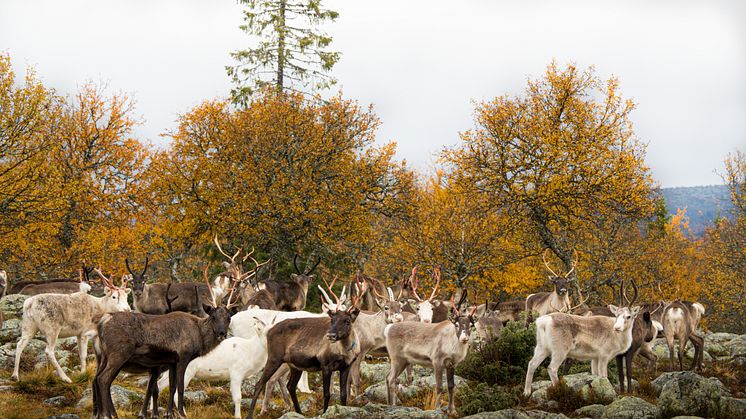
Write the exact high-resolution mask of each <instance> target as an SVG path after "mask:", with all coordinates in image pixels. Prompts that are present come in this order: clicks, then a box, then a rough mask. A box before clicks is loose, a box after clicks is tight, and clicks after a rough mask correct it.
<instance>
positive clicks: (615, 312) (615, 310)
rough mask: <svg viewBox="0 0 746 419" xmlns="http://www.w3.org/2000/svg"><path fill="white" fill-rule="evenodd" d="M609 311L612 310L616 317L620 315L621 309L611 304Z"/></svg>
mask: <svg viewBox="0 0 746 419" xmlns="http://www.w3.org/2000/svg"><path fill="white" fill-rule="evenodd" d="M609 310H611V314H613V315H615V316H618V315H619V314H618V313H619V307H617V306H615V305H614V304H609Z"/></svg>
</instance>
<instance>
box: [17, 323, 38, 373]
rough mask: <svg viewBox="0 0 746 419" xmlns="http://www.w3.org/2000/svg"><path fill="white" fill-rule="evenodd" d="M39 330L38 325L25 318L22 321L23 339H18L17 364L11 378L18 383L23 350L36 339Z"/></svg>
mask: <svg viewBox="0 0 746 419" xmlns="http://www.w3.org/2000/svg"><path fill="white" fill-rule="evenodd" d="M37 330H39V329H38V328H37V327H36V324H35V323H34V322H33V321H31V320H28V319H25V318H24V319H23V320H22V322H21V338H20V339H18V344H17V345H16V363H15V365H14V366H13V375H12V376H11V378H12V379H14V380H16V381H18V368H19V366H20V364H21V354H22V353H23V350H24V349H25V348H26V346H27V345H28V343H29V342H30V341H31V339H32V338H33V337H34V335H35V334H36V331H37Z"/></svg>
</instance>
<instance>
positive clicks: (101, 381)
mask: <svg viewBox="0 0 746 419" xmlns="http://www.w3.org/2000/svg"><path fill="white" fill-rule="evenodd" d="M124 362H125V360H124V359H111V357H110V359H109V360H108V362H107V364H106V367H105V368H104V369H103V370H102V371H101V374H96V386H97V387H98V390H99V397H98V400H99V405H100V406H101V408H100V410H99V416H102V417H104V418H115V417H117V411H116V408H115V407H114V401H113V400H112V399H111V383H113V382H114V379H115V378H116V377H117V374H119V370H120V369H121V368H122V365H124Z"/></svg>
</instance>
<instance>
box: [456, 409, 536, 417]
mask: <svg viewBox="0 0 746 419" xmlns="http://www.w3.org/2000/svg"><path fill="white" fill-rule="evenodd" d="M463 419H530V416H529V415H527V414H526V413H524V412H521V411H520V410H515V409H503V410H498V411H497V412H481V413H477V414H476V415H471V416H464V418H463Z"/></svg>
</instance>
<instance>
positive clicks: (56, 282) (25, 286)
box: [8, 262, 103, 297]
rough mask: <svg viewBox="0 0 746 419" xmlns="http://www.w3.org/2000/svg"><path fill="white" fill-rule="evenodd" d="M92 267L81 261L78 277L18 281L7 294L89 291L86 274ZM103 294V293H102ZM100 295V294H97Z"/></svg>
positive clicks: (88, 281) (89, 284) (89, 286)
mask: <svg viewBox="0 0 746 419" xmlns="http://www.w3.org/2000/svg"><path fill="white" fill-rule="evenodd" d="M92 271H93V267H86V266H85V262H83V265H82V267H81V268H80V269H79V270H78V278H77V279H72V278H57V279H49V280H44V281H19V282H17V283H15V284H13V286H12V287H11V288H10V290H9V291H8V294H22V295H39V294H72V293H75V292H85V293H89V292H90V291H91V289H92V287H91V281H90V280H89V278H88V275H89V274H90V273H91V272H92ZM102 295H103V294H102ZM98 296H99V297H100V295H98Z"/></svg>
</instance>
